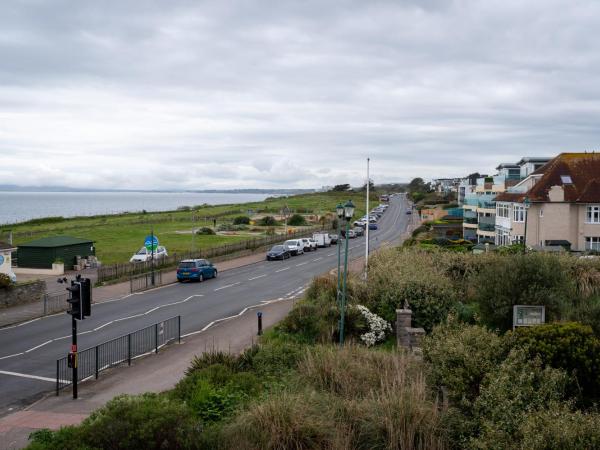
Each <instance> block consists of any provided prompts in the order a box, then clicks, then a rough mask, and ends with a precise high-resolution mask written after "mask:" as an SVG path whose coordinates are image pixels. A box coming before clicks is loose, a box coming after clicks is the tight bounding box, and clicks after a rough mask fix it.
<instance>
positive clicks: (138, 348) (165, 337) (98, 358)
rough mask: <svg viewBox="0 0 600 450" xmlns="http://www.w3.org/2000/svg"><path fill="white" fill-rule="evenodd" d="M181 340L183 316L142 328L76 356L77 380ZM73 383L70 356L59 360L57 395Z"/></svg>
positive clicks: (96, 375) (57, 361)
mask: <svg viewBox="0 0 600 450" xmlns="http://www.w3.org/2000/svg"><path fill="white" fill-rule="evenodd" d="M176 339H177V341H181V316H175V317H171V318H170V319H167V320H164V321H162V322H157V323H155V324H153V325H150V326H147V327H146V328H142V329H141V330H137V331H134V332H133V333H129V334H126V335H123V336H120V337H118V338H115V339H111V340H110V341H107V342H104V343H102V344H98V345H96V346H95V347H90V348H87V349H85V350H82V351H80V352H79V353H78V354H77V381H83V380H86V379H88V378H91V377H96V378H98V374H99V373H100V372H102V371H103V370H106V369H108V368H110V367H115V366H118V365H120V364H124V363H127V364H128V365H131V360H133V359H135V358H138V357H140V356H143V355H146V354H148V353H152V352H154V353H158V349H159V348H161V347H163V346H165V345H167V344H168V343H170V342H172V341H174V340H176ZM71 384H73V369H71V368H70V367H68V363H67V357H66V356H65V357H64V358H61V359H58V360H56V395H58V394H59V392H60V390H61V389H63V388H65V387H67V386H69V385H71Z"/></svg>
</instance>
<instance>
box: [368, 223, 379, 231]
mask: <svg viewBox="0 0 600 450" xmlns="http://www.w3.org/2000/svg"><path fill="white" fill-rule="evenodd" d="M376 229H377V224H376V223H370V224H369V230H376Z"/></svg>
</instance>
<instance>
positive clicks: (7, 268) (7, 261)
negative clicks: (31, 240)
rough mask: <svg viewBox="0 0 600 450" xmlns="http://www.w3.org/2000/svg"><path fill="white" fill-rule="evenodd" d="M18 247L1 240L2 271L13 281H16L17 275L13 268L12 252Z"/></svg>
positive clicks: (0, 270)
mask: <svg viewBox="0 0 600 450" xmlns="http://www.w3.org/2000/svg"><path fill="white" fill-rule="evenodd" d="M16 249H17V248H16V247H14V246H13V245H11V244H7V243H5V242H0V273H4V274H6V275H8V277H9V278H10V279H11V280H12V281H16V280H17V277H16V276H15V274H14V272H13V270H12V260H11V254H12V252H14V251H15V250H16Z"/></svg>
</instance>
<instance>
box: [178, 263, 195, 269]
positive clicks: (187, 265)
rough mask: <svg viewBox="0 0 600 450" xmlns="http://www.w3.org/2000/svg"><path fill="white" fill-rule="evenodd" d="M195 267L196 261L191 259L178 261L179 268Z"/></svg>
mask: <svg viewBox="0 0 600 450" xmlns="http://www.w3.org/2000/svg"><path fill="white" fill-rule="evenodd" d="M194 267H196V263H195V262H193V261H186V262H180V263H179V268H180V269H192V268H194Z"/></svg>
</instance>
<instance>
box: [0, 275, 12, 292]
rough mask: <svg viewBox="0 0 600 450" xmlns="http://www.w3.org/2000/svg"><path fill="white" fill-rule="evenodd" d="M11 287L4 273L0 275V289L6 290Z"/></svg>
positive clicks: (8, 278)
mask: <svg viewBox="0 0 600 450" xmlns="http://www.w3.org/2000/svg"><path fill="white" fill-rule="evenodd" d="M10 285H12V281H11V280H10V277H9V276H8V275H6V274H5V273H0V288H7V287H9V286H10Z"/></svg>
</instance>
